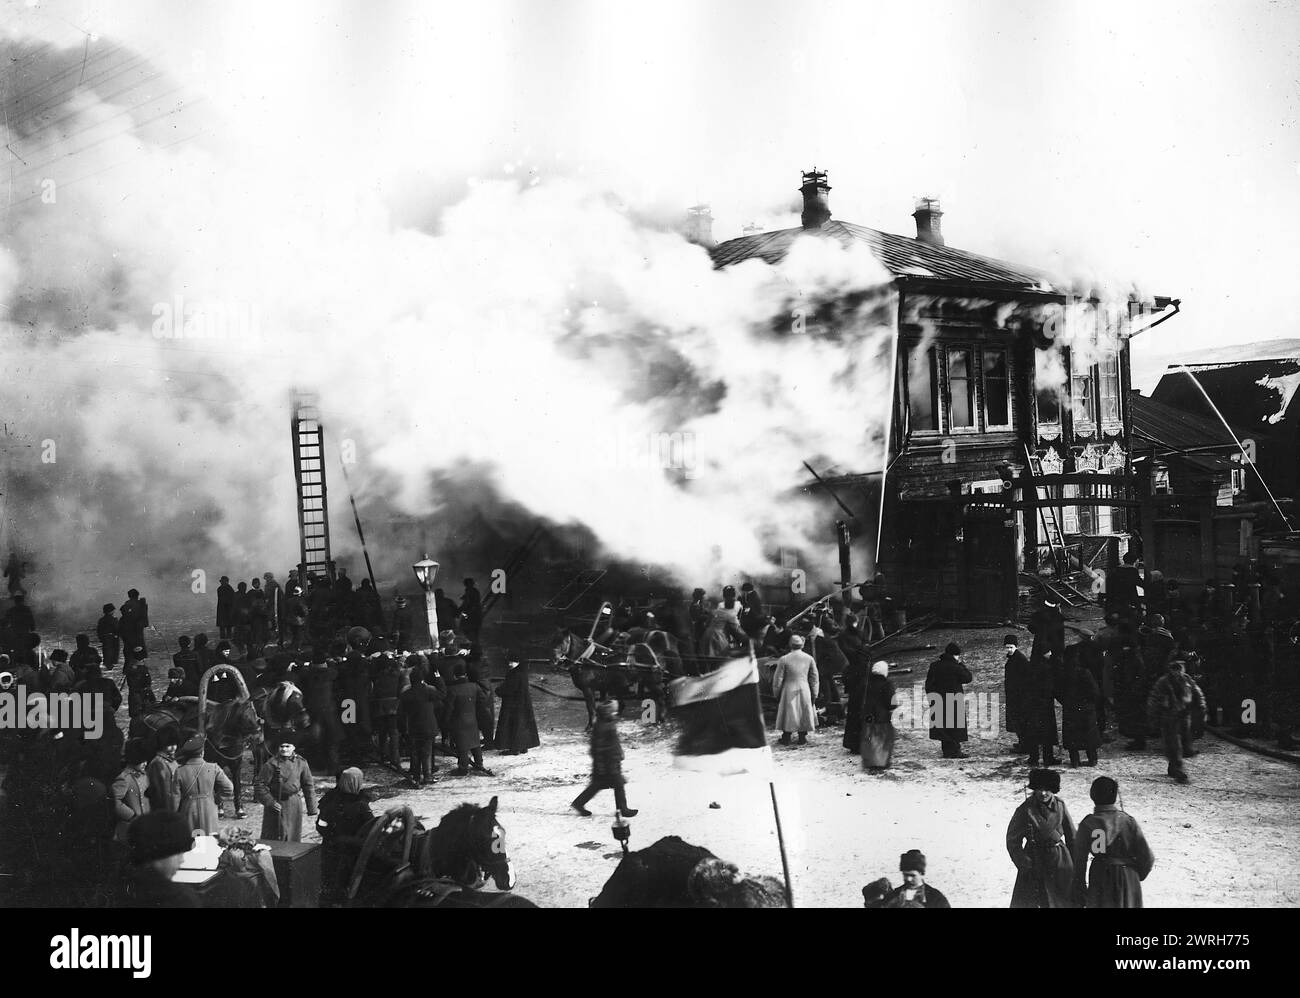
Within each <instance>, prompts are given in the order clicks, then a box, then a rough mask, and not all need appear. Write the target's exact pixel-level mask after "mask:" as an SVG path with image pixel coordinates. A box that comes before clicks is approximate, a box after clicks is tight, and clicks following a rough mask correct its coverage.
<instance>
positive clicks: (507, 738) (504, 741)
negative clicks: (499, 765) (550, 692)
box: [492, 659, 542, 755]
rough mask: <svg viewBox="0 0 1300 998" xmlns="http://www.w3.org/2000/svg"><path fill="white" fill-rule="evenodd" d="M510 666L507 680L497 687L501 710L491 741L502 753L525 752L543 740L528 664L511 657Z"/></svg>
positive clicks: (514, 753) (520, 753)
mask: <svg viewBox="0 0 1300 998" xmlns="http://www.w3.org/2000/svg"><path fill="white" fill-rule="evenodd" d="M508 670H509V671H507V672H506V678H505V680H504V681H503V682H502V683H501V685H500V686H498V687H497V696H499V697H500V698H501V712H500V714H498V715H497V730H496V734H495V736H494V737H493V740H492V744H493V745H495V746H496V748H497V750H498V751H500V752H501V753H502V754H503V755H523V754H524V753H526V752H527V751H528V750H529V749H532V748H537V746H539V745H540V744H542V740H541V738H539V737H538V735H537V717H536V715H534V713H533V693H532V689H531V687H530V686H529V685H528V684H529V679H530V676H529V674H528V666H527V665H526V664H524V663H521V662H520V661H519V660H518V659H512V660H511V661H510V663H509V665H508Z"/></svg>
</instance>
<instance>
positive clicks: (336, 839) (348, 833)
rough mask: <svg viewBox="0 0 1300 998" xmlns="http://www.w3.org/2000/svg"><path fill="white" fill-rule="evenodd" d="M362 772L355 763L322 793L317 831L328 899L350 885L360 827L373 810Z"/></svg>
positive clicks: (322, 874)
mask: <svg viewBox="0 0 1300 998" xmlns="http://www.w3.org/2000/svg"><path fill="white" fill-rule="evenodd" d="M362 779H363V774H362V772H361V770H359V769H357V768H355V767H352V768H350V769H345V770H343V772H341V773H339V776H338V781H337V783H336V784H335V786H334V789H333V790H326V791H325V793H324V794H322V795H321V799H320V808H319V813H318V815H317V817H316V831H318V832H319V833H320V839H321V883H322V885H323V886H324V888H325V892H326V900H332V899H333V898H336V897H337V896H338V895H339V894H340V893H342V891H343V890H344V889H345V888H346V887H347V880H348V876H349V874H350V873H351V872H352V864H353V863H354V862H355V860H356V857H357V855H358V854H359V853H360V851H361V829H362V828H364V827H365V825H366V823H367V822H369V821H370V820H371V819H372V818H373V817H374V814H372V813H371V810H370V797H369V795H368V794H366V792H365V791H364V790H362V789H361V781H362Z"/></svg>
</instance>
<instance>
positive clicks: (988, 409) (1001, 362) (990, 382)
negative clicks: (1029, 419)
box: [984, 350, 1011, 429]
mask: <svg viewBox="0 0 1300 998" xmlns="http://www.w3.org/2000/svg"><path fill="white" fill-rule="evenodd" d="M1010 425H1011V381H1010V378H1009V377H1008V375H1007V355H1006V353H1005V351H1002V350H985V351H984V426H985V428H986V429H993V428H994V427H1004V426H1010Z"/></svg>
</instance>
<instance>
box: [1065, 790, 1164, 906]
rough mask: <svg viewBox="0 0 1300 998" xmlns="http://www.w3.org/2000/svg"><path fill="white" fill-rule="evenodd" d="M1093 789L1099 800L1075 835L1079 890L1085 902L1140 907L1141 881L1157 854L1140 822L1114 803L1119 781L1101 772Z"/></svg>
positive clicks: (1076, 879) (1080, 896)
mask: <svg viewBox="0 0 1300 998" xmlns="http://www.w3.org/2000/svg"><path fill="white" fill-rule="evenodd" d="M1089 795H1090V796H1091V797H1092V802H1093V804H1094V805H1095V806H1094V808H1093V811H1092V814H1090V815H1088V816H1087V817H1086V818H1084V819H1083V820H1082V821H1081V822H1079V830H1078V832H1076V833H1075V836H1074V848H1073V859H1074V891H1075V896H1076V897H1077V898H1078V899H1079V900H1080V902H1081V903H1082V904H1083V906H1084V907H1085V908H1141V907H1142V881H1144V880H1146V878H1147V875H1148V874H1149V873H1150V872H1151V867H1153V866H1154V865H1155V862H1156V859H1155V855H1154V854H1153V853H1152V852H1151V847H1150V846H1149V845H1147V840H1146V836H1145V835H1143V834H1142V828H1141V826H1140V825H1138V823H1137V822H1136V821H1135V820H1134V819H1133V817H1132V816H1131V815H1128V814H1126V813H1125V812H1123V811H1121V810H1120V809H1119V808H1118V807H1116V806H1115V801H1116V799H1117V798H1118V797H1119V784H1118V783H1116V782H1115V781H1114V780H1112V779H1111V778H1110V777H1109V776H1099V777H1097V778H1096V779H1095V780H1093V781H1092V789H1091V791H1090V792H1089ZM1090 856H1091V857H1092V869H1091V870H1089V869H1088V857H1090Z"/></svg>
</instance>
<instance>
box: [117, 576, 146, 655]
mask: <svg viewBox="0 0 1300 998" xmlns="http://www.w3.org/2000/svg"><path fill="white" fill-rule="evenodd" d="M121 612H122V619H121V621H119V622H118V625H117V633H118V634H119V635H120V636H121V638H122V648H123V649H124V650H125V651H126V655H127V658H128V659H130V658H135V657H139V656H137V655H136V652H135V649H137V648H139V649H140V650H141V651H143V652H144V653H145V654H148V652H149V649H148V647H147V646H146V645H145V643H144V629H145V628H146V627H148V626H149V604H148V602H147V601H146V600H145V599H144V598H143V597H142V596H141V595H140V591H139V590H138V589H132V590H130V591H128V592H127V594H126V602H125V603H123V604H122V607H121Z"/></svg>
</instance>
